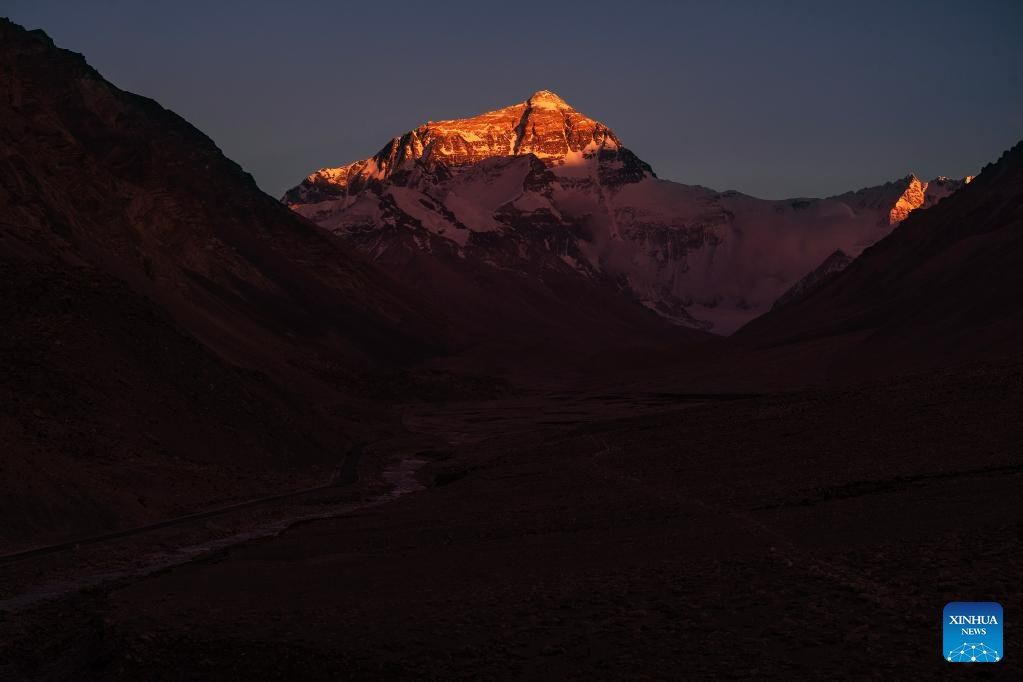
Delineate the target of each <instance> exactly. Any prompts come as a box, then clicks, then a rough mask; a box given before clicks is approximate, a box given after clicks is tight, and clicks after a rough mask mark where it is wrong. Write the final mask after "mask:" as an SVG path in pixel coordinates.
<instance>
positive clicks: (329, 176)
mask: <svg viewBox="0 0 1023 682" xmlns="http://www.w3.org/2000/svg"><path fill="white" fill-rule="evenodd" d="M527 154H532V155H533V156H535V157H536V158H538V159H540V160H541V161H543V163H544V164H546V165H548V166H558V165H563V164H568V165H582V164H585V163H587V162H593V163H596V164H598V166H599V167H600V168H601V170H602V173H603V175H604V176H605V179H606V180H608V181H609V182H615V181H619V182H622V181H628V180H638V179H641V178H642V177H643V176H644V175H646V174H650V175H652V171H651V170H650V166H648V165H647V164H645V163H643V162H642V161H640V160H639V159H638V158H637V157H636V156H635V154H633V153H632V152H630V151H629V150H627V149H625V148H624V147H623V146H622V144H621V142H620V141H619V140H618V138H617V137H616V136H615V134H614V132H613V131H612V130H611V129H610V128H608V127H607V126H606V125H604V124H603V123H600V122H599V121H595V120H594V119H592V118H589V117H588V116H585V115H583V114H581V113H579V112H578V111H576V110H575V109H574V108H573V107H572V106H571V105H569V104H568V103H567V102H566V101H565V100H563V99H562V98H561V97H559V96H558V95H556V94H554V93H553V92H551V91H550V90H538V91H537V92H534V93H533V94H532V95H531V96H530V97H529V98H528V99H527V100H525V101H523V102H519V103H518V104H513V105H511V106H508V107H504V108H503V109H497V110H496V111H488V112H487V113H484V114H480V115H479V116H473V117H471V118H462V119H453V120H448V121H429V122H427V123H425V124H423V125H421V126H419V127H418V128H416V129H415V130H410V131H409V132H407V133H405V134H404V135H402V136H400V137H395V138H394V139H392V140H391V141H390V142H388V143H387V144H386V145H384V147H383V148H382V149H381V150H380V151H379V152H377V153H376V154H374V155H373V156H372V157H370V158H368V159H363V160H361V161H356V162H355V163H350V164H348V165H345V166H340V167H337V168H322V169H320V170H318V171H316V172H315V173H313V174H312V175H310V176H309V177H307V178H306V179H305V180H303V181H302V183H301V184H299V185H298V186H297V187H295V188H293V189H291V190H289V191H288V192H287V193H286V194H285V195H284V198H283V201H284V203H286V204H289V205H294V204H305V203H311V202H317V201H325V200H329V199H339V198H342V197H345V196H349V195H352V194H355V193H357V192H359V191H360V190H362V189H364V188H365V187H366V186H367V184H369V183H370V182H372V181H374V180H388V179H390V178H392V177H394V176H395V174H400V173H401V172H402V171H410V170H412V169H413V168H415V167H416V166H417V165H423V166H426V167H428V168H436V167H443V168H445V169H456V168H461V167H465V166H469V165H472V164H475V163H479V162H480V161H483V160H485V159H490V158H493V157H499V156H524V155H527Z"/></svg>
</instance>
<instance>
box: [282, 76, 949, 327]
mask: <svg viewBox="0 0 1023 682" xmlns="http://www.w3.org/2000/svg"><path fill="white" fill-rule="evenodd" d="M963 184H965V181H957V180H949V179H947V178H936V179H935V180H932V181H930V182H924V181H921V180H920V179H919V178H917V177H916V176H915V175H912V174H911V175H908V176H906V177H904V178H902V179H900V180H896V181H893V182H889V183H885V184H883V185H878V186H876V187H868V188H865V189H862V190H858V191H856V192H848V193H846V194H842V195H839V196H835V197H829V198H826V199H789V200H781V201H768V200H763V199H757V198H754V197H751V196H747V195H744V194H741V193H739V192H715V191H713V190H710V189H707V188H705V187H699V186H689V185H682V184H678V183H674V182H668V181H664V180H660V179H658V178H657V177H656V176H655V175H654V173H653V171H652V170H651V169H650V167H649V166H648V165H647V164H646V163H644V162H643V161H641V160H640V159H639V158H637V157H636V155H635V154H633V153H632V152H630V151H629V150H628V149H627V148H626V147H625V146H624V145H622V143H621V141H620V140H619V139H618V138H617V136H615V134H614V132H613V131H612V130H611V129H610V128H609V127H608V126H606V125H604V124H603V123H601V122H599V121H597V120H595V119H592V118H590V117H588V116H586V115H584V114H582V113H580V112H579V111H577V110H576V109H574V108H573V107H572V106H571V105H569V104H568V103H567V102H565V100H563V99H562V98H561V97H559V96H558V95H556V94H554V93H553V92H551V91H549V90H539V91H537V92H535V93H533V94H532V95H531V96H530V97H529V98H528V99H526V100H524V101H521V102H519V103H518V104H513V105H511V106H507V107H504V108H502V109H497V110H494V111H489V112H486V113H483V114H480V115H478V116H473V117H469V118H462V119H452V120H446V121H430V122H427V123H425V124H423V125H422V126H420V127H418V128H416V129H415V130H411V131H409V132H407V133H405V134H404V135H402V136H400V137H396V138H394V139H393V140H391V142H389V143H388V144H387V145H385V146H384V148H383V149H381V150H380V152H378V153H377V154H376V155H374V156H373V157H371V158H369V159H363V160H362V161H357V162H355V163H352V164H348V165H346V166H340V167H337V168H326V169H322V170H320V171H317V172H316V173H313V174H312V175H310V176H309V177H307V178H306V179H305V180H304V181H303V182H302V183H301V184H299V185H298V186H296V187H294V188H293V189H291V190H289V191H288V192H287V194H286V195H285V197H284V201H285V202H286V203H288V204H289V205H291V207H292V208H293V209H294V210H296V211H298V212H299V213H301V214H302V215H304V216H306V217H308V218H310V219H311V220H313V221H315V222H317V223H318V224H319V225H321V226H322V227H324V228H326V229H328V230H332V231H334V232H337V233H338V234H340V235H342V236H344V237H346V238H347V239H349V240H350V241H352V242H353V243H354V244H355V245H356V246H358V247H359V248H361V249H362V250H364V251H367V252H369V253H370V254H371V255H372V256H373V257H375V258H377V259H378V260H381V261H386V262H387V263H388V264H389V265H390V266H391V267H393V268H394V269H396V270H398V271H401V270H409V271H410V272H422V271H425V270H426V269H427V267H426V266H425V265H423V264H422V263H421V262H420V261H421V258H423V257H424V256H423V254H426V256H425V257H426V258H428V259H431V265H430V266H429V268H430V269H433V268H436V267H438V266H439V267H443V268H445V269H452V270H456V271H464V268H465V267H467V264H469V263H473V264H474V265H475V266H479V267H484V268H492V269H494V268H496V269H497V270H499V271H501V272H502V273H514V274H515V276H516V277H519V278H524V277H525V278H530V279H531V281H533V280H535V281H536V282H539V283H542V285H543V286H546V285H547V284H548V283H549V282H551V281H553V280H552V278H562V277H563V278H567V279H566V280H565V281H568V280H570V279H576V280H578V279H579V278H582V280H583V281H584V282H587V283H588V284H586V286H600V287H604V288H612V289H615V290H617V291H618V292H620V293H622V294H624V295H625V296H626V297H629V298H630V299H631V300H632V302H633V303H634V304H641V305H642V306H643V307H645V308H647V309H648V310H652V311H654V312H656V313H657V314H658V315H660V316H661V317H663V318H666V319H668V320H670V321H671V322H673V323H676V324H680V325H685V326H694V327H700V328H704V329H711V330H713V331H715V332H720V333H730V332H731V331H733V330H735V329H737V328H738V327H739V326H741V325H742V324H744V323H745V322H747V321H749V320H750V319H752V318H753V317H756V316H757V315H759V314H760V313H762V312H765V311H767V310H768V309H769V308H770V307H771V305H772V303H774V301H775V300H776V299H777V298H778V297H779V295H781V294H783V293H784V292H785V291H786V290H788V289H789V288H790V287H792V286H793V284H795V283H796V282H798V281H799V280H800V278H802V277H803V276H804V275H806V274H807V273H810V272H812V271H815V269H818V266H822V263H823V264H824V265H823V266H822V267H823V270H820V271H819V272H818V274H819V275H821V276H823V275H824V274H828V273H829V272H831V271H832V270H834V269H835V268H836V267H837V266H838V265H839V261H843V263H842V265H844V263H845V262H848V259H850V258H854V257H856V256H857V255H859V253H860V252H861V251H862V250H863V249H864V248H866V247H867V246H869V245H871V244H873V243H874V242H876V241H877V240H879V239H881V238H882V237H884V236H885V235H887V234H888V233H889V232H890V231H891V230H892V227H893V226H894V225H896V224H898V223H899V222H901V221H902V220H904V219H905V218H906V216H908V215H909V214H910V213H911V212H912V211H915V210H918V209H921V208H926V207H928V206H930V205H932V204H934V203H936V202H937V201H938V200H940V199H941V198H942V197H944V196H947V195H948V194H950V193H951V192H953V191H955V190H956V189H958V188H959V187H961V186H962V185H963ZM836 252H838V254H839V255H840V256H841V258H839V257H838V256H835V255H834V254H836ZM829 256H833V257H832V258H831V260H828V259H829ZM442 262H443V263H442ZM449 275H450V277H451V278H452V279H455V276H454V275H451V274H450V273H449ZM461 276H464V275H459V277H461ZM504 276H506V275H505V274H502V275H501V277H504ZM477 277H479V275H478V273H477ZM421 284H422V281H421V280H417V281H416V285H417V286H419V285H421ZM466 286H470V287H471V286H473V285H471V284H467V285H466ZM804 288H805V287H804ZM438 295H440V296H446V297H449V298H450V297H451V293H450V292H449V291H445V292H438Z"/></svg>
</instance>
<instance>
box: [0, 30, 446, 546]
mask: <svg viewBox="0 0 1023 682" xmlns="http://www.w3.org/2000/svg"><path fill="white" fill-rule="evenodd" d="M0 93H2V94H0V148H2V150H3V153H2V154H0V328H2V329H3V333H2V334H0V361H2V363H0V364H2V366H3V368H4V370H3V371H4V380H3V381H2V382H0V408H2V409H0V442H2V443H3V447H2V448H0V449H2V450H3V455H2V457H0V518H3V519H4V522H3V523H2V524H0V547H3V548H4V549H6V548H9V547H11V546H13V545H17V544H18V543H22V542H25V541H28V540H31V541H33V542H43V541H46V540H49V539H57V538H60V537H67V536H80V535H81V534H83V533H88V532H96V531H99V530H108V529H110V528H111V527H114V526H117V527H122V526H125V525H132V524H136V523H141V522H144V521H146V520H148V519H153V518H165V517H166V516H169V515H172V514H173V513H175V512H180V511H184V510H190V509H194V508H195V507H196V506H201V505H204V504H208V503H213V502H216V501H223V500H228V499H237V498H238V497H239V496H244V495H248V494H253V493H254V492H259V491H265V490H274V491H280V490H281V489H286V488H287V487H288V486H294V485H299V484H303V483H307V482H309V481H314V482H317V483H318V482H322V481H323V479H324V477H325V476H326V475H327V473H329V471H331V470H332V469H333V468H334V467H335V466H336V465H337V464H338V462H339V459H340V458H341V457H342V456H343V454H344V450H345V448H346V444H350V443H351V442H353V441H354V440H357V439H360V438H364V437H366V435H367V433H369V432H371V431H372V430H373V429H374V428H376V429H379V428H381V426H380V425H381V424H382V423H383V420H385V419H388V417H386V415H380V414H377V413H376V412H375V411H372V410H375V408H372V407H371V406H370V405H368V404H367V403H365V402H364V401H362V400H361V399H359V398H358V397H357V396H356V388H357V387H358V385H359V384H360V383H361V382H364V379H363V377H364V376H365V375H366V374H367V373H371V372H373V371H376V368H387V369H388V371H391V369H392V368H395V367H398V366H400V365H401V364H402V363H407V362H409V361H411V360H414V359H415V358H421V357H424V356H426V355H428V354H429V353H430V352H434V351H436V350H437V349H438V348H440V347H441V344H442V343H443V342H442V340H441V338H442V335H441V334H440V333H439V332H435V331H433V330H434V329H435V327H434V322H433V321H432V320H433V319H437V318H436V316H435V315H433V314H432V313H431V312H430V309H429V307H428V306H426V304H424V303H423V302H422V301H421V300H419V299H418V298H417V297H415V296H413V295H412V294H410V292H408V291H407V290H405V289H404V288H403V287H401V286H399V285H397V284H396V283H394V282H392V281H391V280H390V279H388V278H387V277H386V276H385V275H383V274H382V273H380V272H379V271H378V270H377V269H376V268H374V267H373V266H371V265H370V264H369V263H367V262H366V260H365V259H364V258H363V257H362V256H361V255H360V254H358V253H356V252H355V251H353V250H352V249H351V248H350V247H349V246H347V245H345V244H343V243H341V242H340V241H339V240H337V239H336V238H334V237H332V236H330V235H328V234H326V233H324V232H323V231H322V230H320V229H319V228H317V227H316V226H314V225H312V224H311V223H309V222H308V221H306V220H304V219H302V218H300V217H299V216H297V215H295V214H294V213H293V212H291V211H289V210H288V209H287V208H286V207H284V206H281V205H280V203H279V202H277V201H275V200H274V199H272V198H271V197H268V196H266V195H265V194H263V193H262V192H260V191H259V190H258V189H257V187H256V185H255V183H254V182H253V181H252V178H251V177H249V175H248V174H246V173H244V172H243V171H242V170H241V169H240V168H239V167H238V166H237V165H236V164H234V163H233V162H231V161H230V160H228V159H226V158H225V157H224V156H223V155H222V154H221V152H220V150H218V149H217V147H216V146H215V145H214V144H213V143H212V142H211V141H210V140H209V139H208V138H207V137H206V136H204V135H203V134H202V133H200V132H199V131H198V130H196V129H195V128H193V127H192V126H191V125H189V124H188V123H187V122H185V121H184V120H182V119H181V118H179V117H178V116H177V115H175V114H174V113H172V112H170V111H167V110H166V109H164V108H163V107H161V106H160V105H158V104H157V103H156V102H153V101H152V100H149V99H146V98H143V97H139V96H136V95H132V94H130V93H126V92H123V91H121V90H119V89H117V88H116V87H114V86H113V85H111V84H110V83H108V82H107V81H105V80H104V79H103V78H102V77H101V76H100V75H99V74H98V73H97V72H96V71H95V70H93V69H92V68H91V67H89V66H88V65H87V64H86V62H85V60H84V59H83V58H82V56H81V55H78V54H76V53H73V52H69V51H66V50H61V49H58V48H56V47H55V46H54V45H53V43H52V42H51V41H50V39H49V38H48V37H47V36H46V35H45V34H43V33H42V32H41V31H25V30H24V29H22V28H21V27H20V26H17V25H15V24H13V23H11V22H9V21H6V20H3V21H0Z"/></svg>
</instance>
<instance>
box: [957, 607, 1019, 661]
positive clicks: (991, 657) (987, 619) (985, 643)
mask: <svg viewBox="0 0 1023 682" xmlns="http://www.w3.org/2000/svg"><path fill="white" fill-rule="evenodd" d="M944 622H945V624H944V627H943V635H944V642H945V645H944V647H943V650H944V651H943V658H944V659H945V660H946V661H947V662H951V663H997V662H998V661H1000V660H1002V657H1003V656H1004V655H1005V651H1004V648H1003V645H1004V641H1003V637H1002V607H1001V605H1000V604H998V603H996V602H993V601H953V602H949V603H948V604H945V613H944Z"/></svg>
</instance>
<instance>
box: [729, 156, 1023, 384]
mask: <svg viewBox="0 0 1023 682" xmlns="http://www.w3.org/2000/svg"><path fill="white" fill-rule="evenodd" d="M1020 291H1023V143H1020V144H1017V145H1016V146H1015V147H1013V148H1012V149H1010V150H1009V151H1007V152H1006V153H1005V154H1003V155H1002V157H1001V158H1000V159H999V160H998V161H997V162H996V163H994V164H991V165H988V166H986V167H985V168H984V170H983V171H982V172H981V173H980V174H979V175H978V176H977V177H976V179H974V180H973V181H972V182H971V183H970V184H969V186H968V187H966V188H964V189H962V190H961V191H959V192H956V193H955V194H953V195H952V196H949V197H948V198H946V199H945V200H943V201H942V202H941V204H940V205H938V206H935V207H934V208H933V209H931V210H927V211H919V212H914V213H913V214H912V215H910V216H909V217H908V218H907V219H906V220H905V221H903V222H902V223H901V224H900V225H899V226H898V227H897V228H896V229H895V230H894V231H893V232H892V233H891V234H890V235H888V236H887V237H885V238H884V239H882V240H881V241H879V242H878V243H877V244H875V245H874V246H872V247H870V248H869V249H867V250H866V251H864V252H863V254H862V255H860V257H859V258H857V259H856V260H855V261H853V262H852V263H851V264H849V266H848V267H847V268H845V270H843V271H842V272H841V273H840V274H838V275H836V276H833V277H831V278H829V279H827V281H825V282H824V283H822V284H821V285H820V286H819V287H818V288H817V289H816V290H814V291H812V292H809V293H808V294H807V295H806V296H804V297H803V298H801V299H800V300H797V301H793V302H792V303H791V304H789V305H784V306H779V307H778V308H777V309H776V310H774V311H772V312H771V313H769V314H767V315H764V316H763V317H761V318H758V319H756V320H754V321H753V322H751V323H749V324H748V325H746V326H745V327H743V329H742V330H741V331H740V332H739V333H738V334H737V335H736V336H737V339H738V340H741V341H743V342H747V343H752V344H753V345H756V346H759V347H779V346H785V345H789V346H793V347H796V346H800V345H806V346H807V347H810V346H813V347H814V348H816V352H818V353H820V352H823V351H822V350H821V349H822V344H824V346H828V347H839V346H844V347H845V348H844V350H843V352H842V355H841V358H840V360H838V361H837V365H836V368H837V367H838V366H841V367H844V368H845V369H846V370H847V371H850V372H857V373H862V371H864V368H870V369H872V370H875V371H880V370H882V369H883V370H891V369H898V370H901V371H906V370H907V369H910V368H913V367H916V366H920V367H931V366H934V365H935V364H943V363H955V362H961V361H980V360H985V359H991V358H995V357H997V356H999V355H1005V354H1010V355H1015V356H1018V350H1019V348H1018V346H1019V338H1020V334H1021V333H1023V300H1021V299H1020V295H1019V292H1020Z"/></svg>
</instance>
